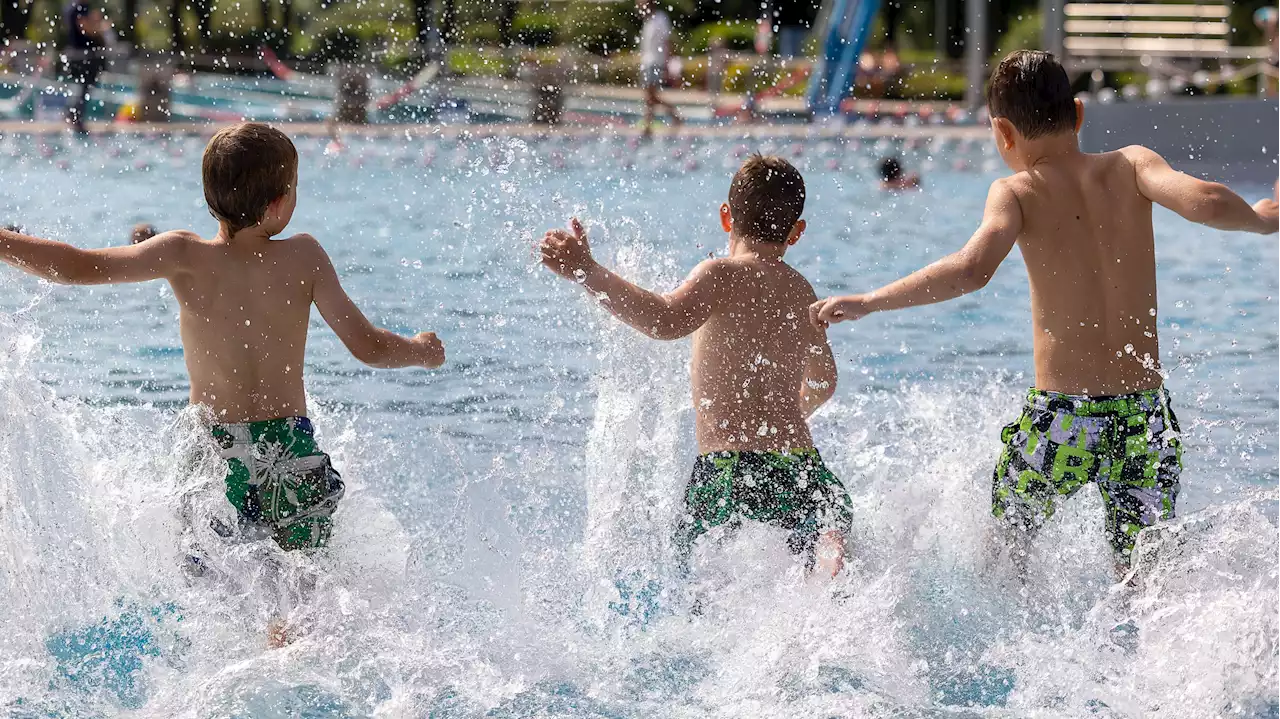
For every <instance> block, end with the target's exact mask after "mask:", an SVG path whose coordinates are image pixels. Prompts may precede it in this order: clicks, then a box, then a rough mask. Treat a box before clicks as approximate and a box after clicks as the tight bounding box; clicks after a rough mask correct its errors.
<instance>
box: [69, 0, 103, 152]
mask: <svg viewBox="0 0 1280 719" xmlns="http://www.w3.org/2000/svg"><path fill="white" fill-rule="evenodd" d="M62 18H63V23H64V25H65V26H66V44H65V47H64V48H63V54H64V55H65V56H66V58H67V76H68V79H69V80H70V81H71V83H72V84H74V85H75V86H76V88H77V89H76V90H75V91H74V93H75V94H74V95H72V97H71V103H70V104H69V105H68V106H67V124H68V125H70V126H71V129H72V130H73V131H74V132H76V133H77V134H80V135H87V134H89V128H88V127H87V126H86V125H85V124H84V111H85V105H86V104H87V103H88V101H89V90H91V89H92V88H93V86H94V85H96V84H97V83H98V75H100V74H102V71H103V69H104V68H105V67H106V59H105V58H104V57H103V54H102V53H103V50H104V49H106V45H107V39H108V37H109V33H110V32H111V23H110V21H108V20H107V17H106V16H105V15H103V13H102V10H99V9H98V8H95V7H93V6H92V5H91V4H90V0H71V1H70V2H69V3H68V4H67V6H66V8H65V9H64V10H63V13H62Z"/></svg>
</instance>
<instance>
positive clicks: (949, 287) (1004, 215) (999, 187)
mask: <svg viewBox="0 0 1280 719" xmlns="http://www.w3.org/2000/svg"><path fill="white" fill-rule="evenodd" d="M1021 231H1022V208H1021V207H1020V206H1019V205H1018V198H1017V196H1016V195H1014V193H1013V190H1011V189H1009V188H1008V187H1007V186H1006V185H1005V181H1004V180H996V181H995V182H994V183H992V185H991V190H990V191H989V192H988V193H987V207H986V210H985V211H984V212H983V215H982V224H981V225H979V226H978V231H977V232H975V233H973V237H971V238H970V239H969V242H968V243H967V244H965V246H964V247H962V248H960V250H959V251H957V252H953V253H952V254H950V255H947V256H946V257H943V258H942V259H940V260H938V261H937V262H934V263H933V264H931V265H929V266H928V267H925V268H924V269H921V270H917V271H916V272H914V273H912V274H910V275H908V276H906V277H904V278H902V279H900V280H898V281H897V282H894V283H892V284H889V285H885V286H884V287H881V288H880V289H878V290H876V291H875V292H871V293H868V294H863V295H847V296H845V297H828V298H827V299H825V300H819V301H817V302H815V303H813V305H811V306H810V307H809V319H810V320H811V321H812V322H813V324H814V325H816V326H819V327H825V326H826V325H828V324H830V323H834V322H843V321H845V320H856V319H861V318H862V317H865V316H866V315H868V314H870V313H872V312H877V311H882V310H896V309H901V308H903V307H914V306H916V305H928V304H933V303H935V302H945V301H946V300H950V299H955V298H956V297H959V296H961V295H967V294H969V293H970V292H975V291H977V290H980V289H982V288H983V287H986V286H987V282H989V281H990V280H991V276H992V275H994V274H995V272H996V268H997V267H999V266H1000V263H1001V262H1003V261H1004V258H1006V257H1008V256H1009V251H1010V250H1012V249H1013V245H1014V243H1015V242H1017V240H1018V233H1019V232H1021Z"/></svg>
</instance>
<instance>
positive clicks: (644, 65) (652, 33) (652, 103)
mask: <svg viewBox="0 0 1280 719" xmlns="http://www.w3.org/2000/svg"><path fill="white" fill-rule="evenodd" d="M636 9H637V10H638V11H639V13H640V17H641V18H642V19H643V20H644V26H643V27H642V28H641V29H640V86H641V87H643V88H644V119H643V120H642V122H643V124H644V136H645V137H648V136H649V135H650V134H652V133H653V119H654V114H655V112H656V111H657V109H658V108H662V109H663V111H665V112H666V113H667V114H668V115H670V116H671V123H672V124H673V125H679V124H680V115H678V114H677V113H676V108H675V105H672V104H671V103H669V102H667V101H665V100H663V99H662V96H661V95H659V94H658V88H660V87H661V86H662V83H663V81H664V80H665V79H666V77H667V61H668V60H669V59H670V57H671V18H669V17H667V13H666V12H665V11H663V9H662V8H660V7H658V6H656V5H654V3H653V2H652V0H637V1H636Z"/></svg>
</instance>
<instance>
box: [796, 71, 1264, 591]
mask: <svg viewBox="0 0 1280 719" xmlns="http://www.w3.org/2000/svg"><path fill="white" fill-rule="evenodd" d="M987 102H988V106H989V108H990V111H991V118H992V129H993V131H994V135H995V141H996V147H997V148H998V150H999V152H1000V156H1001V157H1002V158H1004V161H1005V163H1006V164H1007V165H1008V166H1009V168H1010V169H1011V170H1013V171H1014V174H1013V175H1012V176H1010V177H1007V178H1004V179H1000V180H996V182H995V183H994V184H992V185H991V190H990V192H989V193H988V194H987V206H986V211H985V213H984V216H983V219H982V224H981V225H980V226H979V227H978V231H977V232H976V233H975V234H974V235H973V237H972V239H970V240H969V243H968V244H967V245H965V247H964V248H963V249H961V250H960V251H959V252H956V253H955V254H952V255H949V256H947V257H944V258H943V259H941V260H938V261H937V262H935V263H933V264H932V265H929V266H928V267H926V268H924V269H922V270H920V271H918V272H916V273H914V274H912V275H910V276H908V277H906V278H904V279H901V280H898V281H897V282H894V283H893V284H890V285H888V286H886V287H882V288H880V289H878V290H876V291H875V292H871V293H869V294H863V295H850V296H848V297H832V298H829V299H826V300H823V301H821V302H818V303H816V304H814V305H813V307H812V308H810V312H811V317H812V319H813V321H814V323H815V325H817V326H822V327H825V326H826V325H827V323H830V322H841V321H844V320H856V319H859V318H861V317H864V316H865V315H867V314H869V313H871V312H876V311H881V310H895V309H901V308H904V307H912V306H915V305H926V304H931V303H934V302H942V301H945V300H949V299H953V298H956V297H959V296H961V295H964V294H968V293H970V292H974V291H976V290H979V289H981V288H982V287H984V286H985V285H986V284H987V282H988V281H989V280H990V279H991V276H992V275H993V274H994V273H995V271H996V268H997V267H998V266H999V265H1000V263H1001V261H1003V260H1004V258H1005V256H1006V255H1008V254H1009V251H1010V250H1011V249H1012V248H1013V245H1014V244H1015V243H1017V244H1018V246H1019V247H1020V248H1021V250H1022V258H1023V260H1024V261H1025V262H1026V267H1027V274H1028V276H1029V278H1030V281H1031V314H1032V320H1033V326H1034V331H1035V338H1034V343H1035V363H1036V385H1035V387H1034V388H1033V389H1032V390H1031V391H1030V392H1029V394H1028V396H1027V401H1026V406H1025V408H1024V409H1023V411H1022V416H1021V417H1019V418H1018V420H1017V421H1015V422H1014V423H1013V424H1010V425H1009V426H1007V427H1005V428H1004V431H1003V432H1002V433H1001V441H1002V442H1003V443H1004V450H1003V453H1002V454H1001V456H1000V460H999V463H998V464H997V466H996V470H995V476H994V478H993V481H992V492H991V510H992V513H993V514H994V515H995V516H996V517H998V518H999V519H1000V520H1001V525H1002V526H1003V527H1005V528H1006V529H1008V530H1011V531H1010V535H1011V536H1010V539H1011V540H1012V542H1013V547H1012V548H1013V549H1015V550H1016V551H1015V552H1014V559H1015V561H1017V562H1018V564H1019V566H1021V565H1022V563H1023V562H1024V561H1025V551H1026V550H1025V544H1026V542H1027V541H1028V540H1029V539H1030V538H1031V537H1032V536H1033V535H1034V534H1035V533H1036V530H1037V529H1038V528H1039V527H1040V526H1041V524H1042V523H1043V522H1044V520H1045V519H1047V518H1048V517H1049V516H1050V515H1052V514H1053V512H1054V509H1055V508H1056V507H1057V505H1058V504H1059V503H1060V502H1062V501H1064V500H1065V499H1066V498H1067V497H1069V496H1071V495H1072V494H1074V493H1075V492H1076V491H1077V490H1079V489H1080V488H1081V487H1083V486H1085V485H1086V484H1088V483H1096V484H1097V485H1098V488H1099V489H1100V490H1101V493H1102V500H1103V503H1104V504H1105V506H1106V529H1107V536H1108V538H1109V539H1110V542H1111V546H1112V548H1113V549H1114V552H1115V558H1116V568H1117V570H1118V571H1121V572H1123V571H1124V569H1125V568H1126V567H1128V566H1129V563H1130V559H1131V556H1130V555H1131V553H1132V550H1133V547H1134V543H1135V540H1136V538H1137V535H1138V532H1139V531H1140V530H1141V529H1142V528H1143V527H1147V526H1151V525H1152V524H1155V523H1156V522H1158V521H1160V520H1163V519H1170V518H1172V517H1173V516H1174V505H1175V502H1176V500H1177V498H1178V477H1179V474H1180V472H1181V469H1182V443H1181V442H1180V440H1179V438H1178V434H1179V428H1178V420H1177V418H1176V417H1175V416H1174V413H1173V409H1172V408H1171V407H1170V405H1169V394H1168V392H1167V391H1166V390H1165V388H1164V375H1163V374H1162V373H1161V370H1160V349H1159V344H1158V341H1157V338H1156V333H1157V323H1156V261H1155V241H1154V237H1153V233H1152V229H1151V205H1152V203H1153V202H1154V203H1157V204H1160V205H1163V206H1165V207H1167V208H1169V209H1171V210H1173V211H1174V212H1177V213H1178V214H1180V215H1182V216H1183V217H1185V218H1187V219H1188V220H1191V221H1193V222H1199V223H1201V224H1205V225H1208V226H1210V227H1215V228H1218V229H1222V230H1246V231H1250V232H1259V233H1269V232H1275V231H1276V203H1275V202H1274V201H1273V200H1263V201H1261V202H1259V203H1258V204H1256V205H1254V206H1253V207H1250V206H1249V205H1248V204H1247V203H1246V202H1245V201H1244V200H1241V199H1240V198H1239V197H1237V196H1236V195H1235V194H1233V193H1232V192H1231V191H1230V190H1228V189H1227V188H1226V187H1223V186H1222V185H1219V184H1216V183H1212V182H1203V181H1201V180H1197V179H1195V178H1193V177H1189V176H1187V175H1184V174H1182V173H1179V172H1175V171H1174V170H1172V169H1170V167H1169V165H1168V164H1166V163H1165V161H1164V160H1163V159H1162V158H1161V157H1160V156H1159V155H1157V154H1156V153H1154V152H1152V151H1151V150H1148V149H1146V148H1144V147H1138V146H1133V147H1126V148H1124V149H1122V150H1118V151H1115V152H1105V153H1101V154H1087V153H1083V152H1081V151H1080V146H1079V142H1078V140H1077V133H1078V132H1079V129H1080V123H1081V122H1082V121H1083V119H1084V108H1083V107H1082V106H1081V105H1080V103H1079V101H1076V100H1074V99H1073V97H1072V94H1071V83H1070V82H1069V81H1068V79H1067V74H1066V72H1065V71H1063V69H1062V66H1061V65H1059V64H1058V61H1057V60H1056V59H1054V57H1053V56H1052V55H1050V54H1048V53H1044V52H1032V51H1018V52H1015V53H1013V54H1011V55H1009V56H1008V57H1007V58H1005V60H1004V61H1003V62H1001V63H1000V66H999V67H998V68H996V71H995V74H994V76H993V77H992V79H991V85H990V87H989V89H988V94H987Z"/></svg>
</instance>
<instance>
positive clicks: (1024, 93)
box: [987, 50, 1076, 140]
mask: <svg viewBox="0 0 1280 719" xmlns="http://www.w3.org/2000/svg"><path fill="white" fill-rule="evenodd" d="M987 108H988V109H989V110H990V112H991V116H992V117H1003V118H1004V119H1006V120H1008V121H1009V122H1010V123H1012V124H1013V126H1014V127H1015V128H1017V130H1018V132H1020V133H1022V135H1023V137H1025V138H1027V139H1028V140H1034V139H1036V138H1037V137H1042V136H1044V135H1051V134H1053V133H1055V132H1062V131H1064V130H1074V129H1075V126H1076V103H1075V96H1074V95H1073V94H1072V93H1071V81H1070V80H1069V79H1068V78H1067V71H1066V70H1064V69H1062V65H1061V64H1059V63H1058V59H1057V58H1055V57H1054V56H1053V55H1052V54H1050V53H1047V52H1041V51H1039V50H1015V51H1014V52H1011V53H1009V56H1008V57H1006V58H1005V59H1004V60H1002V61H1001V62H1000V65H999V66H998V67H997V68H996V71H995V73H994V74H993V75H992V76H991V83H990V84H989V85H987Z"/></svg>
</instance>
